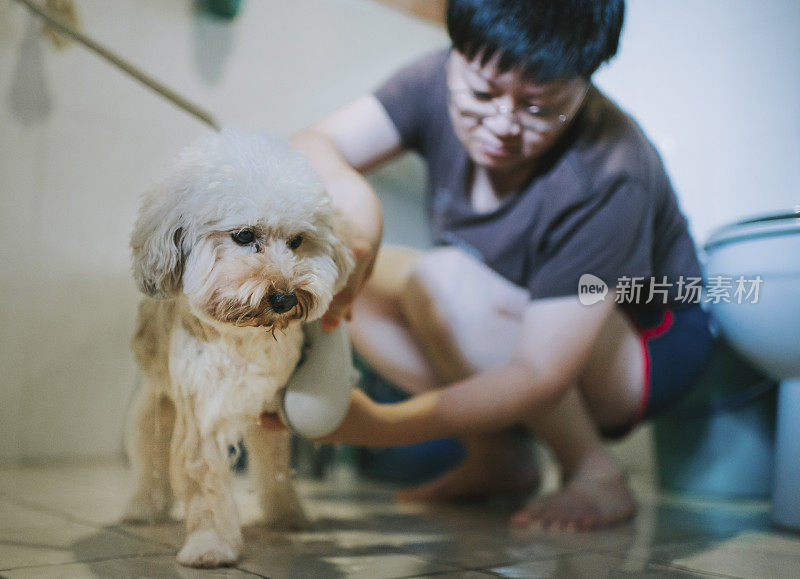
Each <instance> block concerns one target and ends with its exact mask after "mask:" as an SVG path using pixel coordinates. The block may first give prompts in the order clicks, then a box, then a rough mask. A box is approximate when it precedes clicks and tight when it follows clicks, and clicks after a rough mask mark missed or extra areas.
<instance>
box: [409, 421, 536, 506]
mask: <svg viewBox="0 0 800 579" xmlns="http://www.w3.org/2000/svg"><path fill="white" fill-rule="evenodd" d="M466 446H467V458H466V459H465V460H464V462H462V463H461V464H460V465H459V466H457V467H456V468H454V469H453V470H451V471H448V472H446V473H445V474H443V475H441V476H440V477H438V478H436V479H434V480H432V481H430V482H428V483H425V484H422V485H420V486H416V487H412V488H408V489H403V490H401V491H398V492H397V493H396V494H395V497H396V498H397V499H398V500H401V501H406V502H447V501H457V500H471V499H483V498H487V497H489V496H498V495H529V494H531V493H532V492H535V491H536V489H537V488H539V483H540V480H541V479H540V477H539V469H538V468H537V467H536V461H535V460H534V457H533V453H532V452H531V450H530V448H529V446H528V444H527V443H525V442H523V441H521V440H519V439H516V440H513V439H512V436H511V435H509V436H502V437H500V438H494V439H492V440H491V441H489V442H487V441H486V440H483V441H481V442H476V441H471V442H468V443H467V444H466Z"/></svg>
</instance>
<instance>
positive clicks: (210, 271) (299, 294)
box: [124, 130, 353, 567]
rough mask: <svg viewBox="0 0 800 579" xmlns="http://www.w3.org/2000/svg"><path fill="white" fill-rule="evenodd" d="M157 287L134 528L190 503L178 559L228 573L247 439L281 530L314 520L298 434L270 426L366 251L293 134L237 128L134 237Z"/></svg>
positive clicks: (138, 267)
mask: <svg viewBox="0 0 800 579" xmlns="http://www.w3.org/2000/svg"><path fill="white" fill-rule="evenodd" d="M131 248H132V250H133V272H134V276H135V278H136V281H137V282H138V285H139V288H140V289H141V290H142V291H143V292H144V293H145V294H147V296H149V297H146V298H145V299H144V300H143V301H142V303H141V305H140V310H139V326H138V330H137V332H136V335H135V337H134V340H133V348H134V352H135V354H136V360H137V362H138V364H139V366H140V367H141V370H142V373H143V381H144V386H143V388H142V389H141V391H140V392H139V393H138V399H137V402H136V405H135V408H134V410H133V412H132V413H131V419H130V424H129V428H128V443H129V444H128V446H129V454H130V457H131V461H132V463H133V467H134V469H135V472H136V475H137V478H138V487H137V490H136V493H135V495H134V497H133V499H132V500H131V503H130V505H129V506H128V509H127V511H126V514H125V516H124V520H125V521H127V522H153V521H159V520H164V519H166V518H168V516H169V511H170V508H171V504H172V500H173V496H174V497H175V498H178V499H180V500H181V501H182V502H183V503H184V506H185V517H186V528H187V539H186V544H185V545H184V546H183V548H182V549H181V550H180V552H179V553H178V562H179V563H181V564H183V565H189V566H193V567H217V566H221V565H232V564H234V563H235V562H236V560H237V557H238V555H239V553H240V550H241V546H242V535H241V530H240V524H239V516H238V513H237V510H236V506H235V504H234V501H233V497H232V494H231V487H230V472H229V457H228V451H229V447H230V446H231V445H235V444H236V443H237V441H238V440H240V438H242V437H243V438H244V440H245V444H246V447H247V450H248V456H249V464H250V469H251V472H252V474H253V476H254V477H255V480H256V483H257V485H258V487H259V489H260V493H261V503H262V505H263V509H264V516H265V518H266V522H267V524H269V525H271V526H276V527H288V528H300V527H302V526H303V525H304V524H305V523H306V519H305V516H304V514H303V510H302V508H301V506H300V503H299V501H298V499H297V495H296V493H295V490H294V487H293V485H292V481H291V474H290V470H289V468H290V467H289V458H290V457H289V435H288V434H287V433H273V432H267V431H265V430H263V429H261V428H260V427H259V426H258V416H259V414H260V413H261V412H262V411H264V410H267V411H272V412H275V411H277V410H278V406H279V392H280V390H281V388H282V387H283V386H284V385H285V384H286V382H287V380H288V379H289V377H290V376H291V374H292V372H293V371H294V369H295V366H296V365H297V363H298V360H299V358H300V354H301V350H302V347H303V329H302V327H301V323H302V322H304V321H310V320H314V319H317V318H319V317H321V316H322V314H323V313H324V312H325V311H326V309H327V308H328V305H329V304H330V302H331V299H332V298H333V296H334V294H335V293H336V292H337V291H338V290H339V289H341V287H343V285H344V282H345V281H346V280H347V277H348V275H349V274H350V271H351V270H352V268H353V254H352V251H351V250H350V248H349V245H348V243H347V236H346V235H345V233H344V227H343V222H342V220H341V219H340V218H339V215H338V214H337V213H336V212H335V211H334V209H333V207H332V205H331V201H330V199H329V197H328V196H327V194H326V193H325V191H324V189H323V185H322V182H321V181H320V179H319V178H318V177H317V175H316V174H315V173H314V172H313V171H312V170H311V168H310V167H309V165H308V164H307V163H306V161H305V160H304V159H303V158H302V157H301V155H300V154H299V153H296V152H293V151H291V150H290V149H289V147H288V145H287V144H286V143H284V142H282V141H279V140H276V139H272V138H269V137H265V136H259V135H253V134H246V133H242V132H239V131H234V130H226V131H223V133H222V134H213V135H209V136H206V137H204V138H201V139H199V140H198V141H197V142H195V143H194V144H193V145H191V146H190V147H189V148H188V149H187V150H186V151H184V153H183V154H182V155H181V157H180V159H179V161H178V163H177V166H176V167H175V168H174V171H173V172H172V174H171V176H170V177H168V178H167V179H166V180H165V181H164V182H163V184H162V185H161V186H160V187H158V188H157V189H156V190H155V191H153V192H152V193H151V194H149V195H147V196H146V197H145V198H144V202H143V205H142V208H141V211H140V214H139V218H138V221H137V223H136V226H135V229H134V231H133V235H132V237H131Z"/></svg>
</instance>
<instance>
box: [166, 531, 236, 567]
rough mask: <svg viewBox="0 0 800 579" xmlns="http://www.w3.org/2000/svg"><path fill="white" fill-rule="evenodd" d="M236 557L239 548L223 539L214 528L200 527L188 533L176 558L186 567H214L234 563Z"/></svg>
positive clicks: (229, 565) (227, 565) (228, 565)
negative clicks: (198, 529) (200, 528)
mask: <svg viewBox="0 0 800 579" xmlns="http://www.w3.org/2000/svg"><path fill="white" fill-rule="evenodd" d="M238 557H239V549H238V548H237V547H234V546H233V545H231V544H230V543H227V542H225V541H223V540H222V537H220V535H219V533H218V532H217V531H216V530H214V529H202V530H200V531H195V532H194V533H192V534H191V535H189V538H188V539H186V544H185V545H184V546H183V548H182V549H181V550H180V552H178V557H177V559H178V563H180V564H181V565H185V566H187V567H199V568H203V569H215V568H216V567H231V566H233V565H235V564H236V559H237V558H238Z"/></svg>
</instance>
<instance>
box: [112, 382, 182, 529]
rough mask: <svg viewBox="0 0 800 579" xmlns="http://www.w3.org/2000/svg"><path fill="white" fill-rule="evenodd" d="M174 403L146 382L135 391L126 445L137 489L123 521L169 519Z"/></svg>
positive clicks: (151, 521)
mask: <svg viewBox="0 0 800 579" xmlns="http://www.w3.org/2000/svg"><path fill="white" fill-rule="evenodd" d="M174 422H175V407H174V405H173V404H172V401H170V400H169V399H168V398H165V397H162V396H159V395H158V394H155V393H154V392H153V390H152V389H151V388H149V387H147V386H145V387H143V388H141V390H139V392H138V394H137V399H136V403H135V405H134V407H133V409H132V411H131V414H130V416H129V420H128V433H127V446H128V457H129V458H130V461H131V464H132V466H133V470H134V472H135V473H136V485H137V488H136V491H135V493H134V495H133V498H132V499H131V500H130V502H129V503H128V507H127V509H126V510H125V514H124V515H123V517H122V520H123V522H126V523H155V522H159V521H164V520H167V519H169V511H170V507H171V506H172V490H171V488H170V484H169V448H170V438H171V437H172V429H173V425H174Z"/></svg>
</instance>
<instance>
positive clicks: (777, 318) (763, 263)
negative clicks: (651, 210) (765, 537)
mask: <svg viewBox="0 0 800 579" xmlns="http://www.w3.org/2000/svg"><path fill="white" fill-rule="evenodd" d="M704 249H705V253H706V255H705V258H706V259H705V278H706V288H707V292H706V297H705V299H706V305H707V306H708V308H709V310H710V312H711V315H712V316H713V318H714V320H715V322H716V324H717V325H718V327H719V329H720V330H721V331H722V333H723V334H724V335H725V336H726V338H727V339H728V340H729V342H730V343H731V345H732V346H733V347H734V348H735V349H737V350H738V351H739V353H741V354H742V355H743V356H744V357H745V358H747V359H748V360H749V361H750V362H752V363H753V364H754V365H755V366H757V367H758V368H760V369H761V370H762V371H764V372H766V373H767V374H770V375H772V376H774V377H775V378H777V379H778V380H780V393H779V397H778V421H777V433H776V441H775V446H776V449H775V463H774V464H775V474H774V487H773V489H774V490H773V495H772V521H773V523H774V524H776V525H778V526H780V527H784V528H789V529H795V530H800V207H798V208H796V211H795V212H789V213H784V214H778V215H768V216H764V217H759V218H754V219H747V220H744V221H740V222H738V223H735V224H732V225H728V226H725V227H722V228H720V229H718V230H716V231H715V232H714V233H713V234H712V235H711V236H710V237H709V239H708V241H707V243H706V245H705V248H704ZM717 276H721V277H720V278H718V277H717ZM715 278H716V279H715ZM740 278H741V279H742V281H743V283H742V284H737V280H738V279H740ZM728 279H730V283H731V286H730V288H729V292H728V294H729V295H728V297H729V301H724V300H723V299H721V298H719V299H718V298H712V294H711V293H709V292H710V291H711V288H713V287H714V286H715V285H716V287H717V288H721V287H722V286H723V285H724V284H726V283H727V282H728ZM759 279H760V282H759V281H758V280H759ZM737 285H742V286H743V287H744V288H745V289H746V290H751V292H752V291H753V289H754V286H755V285H758V288H757V290H758V295H757V297H756V295H755V294H754V293H750V295H749V296H748V295H746V293H744V292H742V293H739V294H735V293H734V292H735V290H736V288H737ZM719 293H724V292H719ZM709 298H712V299H709ZM740 301H741V303H739V302H740ZM715 302H716V303H715Z"/></svg>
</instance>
